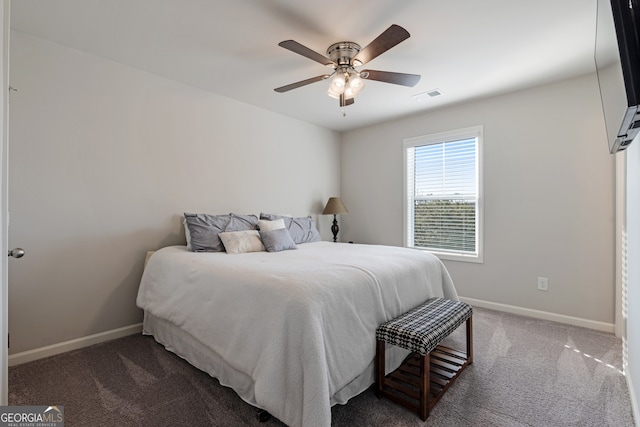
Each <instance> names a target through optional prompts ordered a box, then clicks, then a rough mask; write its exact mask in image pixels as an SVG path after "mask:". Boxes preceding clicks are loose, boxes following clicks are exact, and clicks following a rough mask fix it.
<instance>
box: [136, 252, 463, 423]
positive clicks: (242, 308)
mask: <svg viewBox="0 0 640 427" xmlns="http://www.w3.org/2000/svg"><path fill="white" fill-rule="evenodd" d="M432 296H441V297H445V298H451V299H458V297H457V294H456V291H455V288H454V286H453V283H452V281H451V278H450V276H449V274H448V272H447V271H446V269H445V267H444V265H443V264H442V263H441V262H440V260H439V259H438V258H436V257H435V256H433V255H430V254H427V253H425V252H422V251H418V250H413V249H407V248H399V247H390V246H374V245H357V244H341V243H331V242H315V243H306V244H302V245H299V248H298V249H297V250H291V251H283V252H277V253H269V252H253V253H247V254H236V255H229V254H226V253H193V252H189V251H188V250H187V249H186V247H184V246H171V247H167V248H163V249H160V250H158V251H156V252H155V253H154V254H153V256H152V257H151V258H150V259H149V263H148V264H147V267H146V269H145V272H144V275H143V277H142V281H141V284H140V289H139V293H138V298H137V304H138V306H139V307H140V308H142V309H144V310H145V311H147V312H149V313H151V314H153V315H154V316H156V317H158V318H161V319H164V320H167V321H169V322H171V323H172V324H174V325H176V326H178V327H180V328H181V329H183V330H184V331H187V332H188V333H189V334H191V335H192V336H193V337H194V338H196V339H197V340H199V341H200V342H201V343H203V344H204V345H205V346H206V347H208V348H210V349H211V350H212V351H214V352H215V353H217V354H218V355H220V356H221V357H222V358H223V359H224V360H225V361H226V362H227V363H229V364H230V365H231V366H232V367H233V368H235V369H236V370H238V371H240V372H244V373H246V374H247V375H248V376H249V377H250V378H252V379H253V383H254V384H253V385H254V388H253V390H252V392H251V393H249V394H250V395H249V396H242V393H244V391H238V390H236V391H237V392H238V393H239V394H240V395H241V397H243V398H245V400H247V399H248V400H253V399H255V403H256V405H257V406H259V407H261V408H263V409H265V410H267V411H268V412H270V413H271V414H272V415H274V416H275V417H277V418H279V419H280V420H281V421H283V422H285V423H286V424H288V425H290V426H330V425H331V404H330V402H331V398H332V396H334V394H335V393H336V392H338V391H339V390H341V389H342V388H343V387H345V385H347V384H349V383H350V382H351V381H352V380H354V378H356V377H357V376H358V375H360V374H361V373H362V372H363V371H364V370H365V369H366V368H367V366H369V365H370V364H371V362H372V361H373V359H374V356H375V330H376V328H377V327H378V326H379V325H380V324H381V323H383V322H384V321H386V320H389V319H392V318H394V317H396V316H398V315H400V314H401V313H404V312H406V311H408V310H409V309H411V308H413V307H415V306H417V305H418V304H420V303H421V302H423V301H424V300H426V299H427V298H429V297H432Z"/></svg>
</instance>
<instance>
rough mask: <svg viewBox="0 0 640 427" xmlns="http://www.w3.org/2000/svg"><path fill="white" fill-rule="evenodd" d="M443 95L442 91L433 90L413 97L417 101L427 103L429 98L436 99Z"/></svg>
mask: <svg viewBox="0 0 640 427" xmlns="http://www.w3.org/2000/svg"><path fill="white" fill-rule="evenodd" d="M440 95H442V92H441V91H440V89H432V90H428V91H426V92H422V93H416V94H415V95H413V96H412V98H413V99H415V100H416V101H426V100H427V99H429V98H435V97H436V96H440Z"/></svg>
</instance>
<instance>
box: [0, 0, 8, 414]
mask: <svg viewBox="0 0 640 427" xmlns="http://www.w3.org/2000/svg"><path fill="white" fill-rule="evenodd" d="M0 1H1V3H0V14H1V15H2V16H1V19H0V23H1V24H0V25H1V26H2V28H1V31H0V37H1V38H2V43H1V46H2V55H0V58H1V59H0V74H1V77H0V79H1V81H2V90H0V93H1V95H0V131H1V135H0V145H1V149H0V227H1V228H0V236H1V238H0V259H2V262H1V263H0V282H1V284H0V286H1V288H2V289H1V290H0V405H3V406H6V405H7V404H8V395H9V386H8V376H9V375H8V357H9V350H8V347H9V345H8V344H9V343H8V341H9V337H8V330H9V328H8V325H7V323H8V315H7V312H8V295H9V292H8V284H7V266H8V257H7V256H5V255H4V254H7V253H9V249H8V239H7V233H8V224H9V213H8V203H7V200H8V196H9V194H8V178H7V177H8V167H7V158H8V157H7V156H8V136H9V122H8V118H9V9H10V0H0Z"/></svg>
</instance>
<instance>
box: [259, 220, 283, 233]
mask: <svg viewBox="0 0 640 427" xmlns="http://www.w3.org/2000/svg"><path fill="white" fill-rule="evenodd" d="M258 228H259V229H260V231H271V230H279V229H281V228H285V226H284V219H282V218H280V219H274V220H272V221H269V220H267V219H260V220H258Z"/></svg>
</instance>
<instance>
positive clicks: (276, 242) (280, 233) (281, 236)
mask: <svg viewBox="0 0 640 427" xmlns="http://www.w3.org/2000/svg"><path fill="white" fill-rule="evenodd" d="M260 238H261V239H262V244H263V245H264V247H265V249H266V250H267V252H280V251H286V250H288V249H298V247H297V246H296V244H295V242H294V241H293V239H292V238H291V234H289V231H288V230H287V229H286V228H279V229H277V230H261V231H260Z"/></svg>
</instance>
